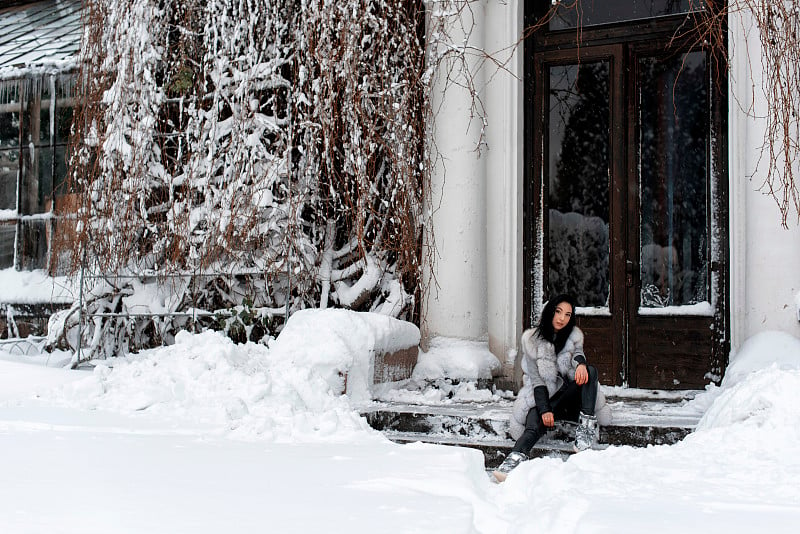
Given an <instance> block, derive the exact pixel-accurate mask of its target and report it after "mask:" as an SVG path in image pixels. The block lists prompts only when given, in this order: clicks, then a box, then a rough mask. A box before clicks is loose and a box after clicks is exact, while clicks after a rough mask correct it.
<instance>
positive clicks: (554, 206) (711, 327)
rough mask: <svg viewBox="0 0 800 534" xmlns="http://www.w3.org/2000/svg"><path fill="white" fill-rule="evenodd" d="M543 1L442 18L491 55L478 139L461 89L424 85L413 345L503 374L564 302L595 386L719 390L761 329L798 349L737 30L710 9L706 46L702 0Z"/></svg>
mask: <svg viewBox="0 0 800 534" xmlns="http://www.w3.org/2000/svg"><path fill="white" fill-rule="evenodd" d="M564 4H565V5H566V4H567V3H564ZM570 4H572V3H570ZM701 4H702V5H703V6H705V7H702V8H700V7H698V6H699V5H701ZM553 5H554V4H553V3H552V2H550V0H541V1H522V0H510V1H508V2H492V1H484V2H470V6H471V9H469V10H465V11H464V12H463V13H462V14H461V16H460V19H459V20H458V21H456V22H454V23H453V28H454V31H453V32H452V33H451V36H452V39H453V42H454V43H460V42H468V43H469V45H471V47H472V48H473V49H475V50H483V51H485V52H486V53H487V54H489V55H490V56H492V60H491V61H486V60H485V58H480V57H478V56H476V57H475V69H474V70H473V72H474V73H476V74H474V75H473V80H472V81H473V82H474V83H476V84H477V85H478V86H480V87H481V89H482V90H481V92H480V94H479V97H480V99H481V104H482V109H484V110H485V115H484V116H483V117H481V118H485V120H486V126H485V129H483V128H482V126H483V125H482V124H481V122H480V120H476V119H473V120H470V118H469V117H470V116H471V114H470V111H471V109H472V108H471V106H472V104H473V103H474V93H472V92H470V91H468V90H466V89H463V87H464V86H466V85H468V84H461V88H460V87H459V86H455V85H447V83H446V82H445V81H441V82H440V86H439V88H438V92H436V91H435V95H437V96H436V98H439V99H441V108H440V109H441V111H440V113H439V115H438V117H437V121H436V128H435V132H434V134H433V136H434V137H433V142H434V143H435V145H436V147H437V148H438V150H439V151H440V154H441V163H440V165H439V166H438V167H437V172H436V176H435V180H434V184H433V194H434V198H433V201H432V206H433V207H434V209H433V213H434V227H435V229H436V231H435V233H436V248H437V262H436V264H435V266H434V271H433V272H432V273H431V275H432V276H431V278H435V280H436V282H437V283H436V285H433V286H432V287H431V288H430V289H429V292H428V294H427V300H426V303H425V306H426V307H425V310H426V314H425V322H424V324H423V331H424V333H425V335H427V336H429V337H430V336H434V335H445V336H454V337H463V338H472V339H488V342H489V347H490V350H491V351H492V352H493V353H494V354H495V355H496V356H497V357H498V358H499V359H500V360H501V362H503V364H504V374H505V375H506V377H514V376H515V375H518V372H515V370H514V365H515V361H516V355H517V349H518V341H519V338H520V334H521V332H522V330H523V329H525V328H527V327H530V326H531V325H532V324H535V322H536V320H537V318H538V313H539V312H540V310H541V308H542V306H543V303H544V302H545V301H546V299H547V298H548V297H550V296H552V295H555V294H558V293H561V292H571V293H574V294H575V296H576V297H577V299H578V302H579V304H580V308H579V310H578V315H579V322H578V324H579V325H580V326H581V327H582V328H583V329H584V331H585V332H586V335H587V352H588V354H589V357H590V359H591V360H592V361H593V363H595V364H596V365H597V366H598V368H599V369H600V372H601V381H602V382H603V383H605V384H609V385H626V386H630V387H639V388H660V389H690V388H702V387H703V386H704V385H705V384H707V383H708V382H709V381H717V380H719V379H720V378H721V377H722V374H723V373H724V369H725V366H726V365H727V363H728V361H729V357H730V355H731V354H732V353H735V351H736V350H737V349H738V348H739V347H740V346H741V345H742V343H743V342H744V340H746V339H747V338H748V337H750V336H752V335H754V334H756V333H758V332H760V331H764V330H780V331H785V332H788V333H790V334H792V335H795V336H800V315H799V313H800V312H798V292H800V276H798V273H800V227H798V224H797V215H796V214H794V217H792V216H791V215H790V217H789V220H788V224H787V226H788V228H786V227H784V226H783V225H782V214H781V212H780V210H779V209H778V204H777V202H776V200H775V198H774V197H772V196H771V195H769V194H767V193H766V192H765V191H764V190H763V188H762V187H761V185H762V183H763V182H764V180H765V179H766V173H767V169H768V165H769V164H768V163H766V162H765V161H764V155H763V152H762V150H761V148H762V145H763V143H764V128H765V121H764V119H763V118H761V119H760V118H758V117H764V116H765V111H766V107H767V105H768V101H767V98H766V96H765V95H764V93H763V86H762V79H761V78H762V71H761V65H762V62H761V61H759V60H757V59H753V58H758V57H759V56H760V54H761V49H760V41H759V37H758V33H757V31H758V30H757V27H756V25H755V23H754V20H753V19H752V18H750V17H749V15H748V13H747V12H746V11H736V12H734V11H731V12H730V13H727V14H725V16H724V18H723V19H722V20H724V21H725V23H723V24H720V25H717V26H715V29H716V30H718V33H716V35H715V37H714V39H716V42H714V41H712V37H711V36H710V34H708V33H703V32H704V31H706V30H707V29H708V26H707V25H704V24H706V22H705V21H707V18H706V17H710V16H712V15H714V14H719V13H720V11H719V9H722V8H719V7H716V8H715V7H713V6H714V5H715V4H714V3H698V2H691V1H685V2H667V1H660V0H651V1H648V2H603V3H595V2H580V1H579V2H577V5H578V7H579V8H580V10H579V11H576V10H575V9H574V6H573V8H572V9H570V8H568V7H562V6H560V5H556V6H555V7H554V8H553V9H554V10H551V7H552V6H553ZM709 6H710V7H709ZM715 9H716V10H717V11H715ZM578 12H579V13H580V16H578V15H577V13H578ZM551 15H552V16H551ZM579 17H580V18H579ZM464 28H468V30H466V31H465V30H464ZM459 32H460V33H459ZM720 57H722V58H725V57H727V58H728V59H729V62H728V64H727V65H728V67H727V70H726V68H725V62H724V61H720ZM476 147H480V150H476Z"/></svg>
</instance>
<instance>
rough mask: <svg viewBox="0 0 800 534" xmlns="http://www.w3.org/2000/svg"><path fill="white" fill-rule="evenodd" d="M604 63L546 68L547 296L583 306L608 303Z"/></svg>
mask: <svg viewBox="0 0 800 534" xmlns="http://www.w3.org/2000/svg"><path fill="white" fill-rule="evenodd" d="M609 75H610V65H609V62H608V61H596V62H588V63H581V64H579V65H575V64H573V65H557V66H550V67H549V68H548V79H549V93H548V94H549V100H548V101H546V103H547V105H548V107H547V109H546V110H545V120H546V126H545V129H546V132H547V135H548V137H547V142H546V147H545V172H546V173H547V181H546V185H547V191H546V193H545V194H546V196H545V198H546V199H547V210H546V225H547V237H548V240H547V250H548V253H547V289H548V294H549V295H557V294H559V293H571V294H573V295H576V296H577V297H578V299H579V303H580V305H581V306H586V307H607V306H608V297H609V287H610V285H609V233H608V230H609V226H608V223H609V185H608V181H609Z"/></svg>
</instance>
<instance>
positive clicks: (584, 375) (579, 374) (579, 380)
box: [575, 364, 589, 386]
mask: <svg viewBox="0 0 800 534" xmlns="http://www.w3.org/2000/svg"><path fill="white" fill-rule="evenodd" d="M588 381H589V371H588V370H587V369H586V365H585V364H580V365H578V367H577V369H575V383H576V384H578V385H579V386H582V385H584V384H585V383H586V382H588Z"/></svg>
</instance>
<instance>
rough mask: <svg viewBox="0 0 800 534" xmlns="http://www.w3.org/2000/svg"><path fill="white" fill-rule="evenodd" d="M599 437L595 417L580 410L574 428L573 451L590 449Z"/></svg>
mask: <svg viewBox="0 0 800 534" xmlns="http://www.w3.org/2000/svg"><path fill="white" fill-rule="evenodd" d="M599 437H600V427H599V426H598V424H597V417H595V416H594V415H586V414H585V413H583V412H581V417H580V420H579V421H578V428H577V429H575V445H574V447H573V448H574V449H575V452H581V451H585V450H586V449H591V448H592V447H594V446H595V445H596V444H597V439H598V438H599Z"/></svg>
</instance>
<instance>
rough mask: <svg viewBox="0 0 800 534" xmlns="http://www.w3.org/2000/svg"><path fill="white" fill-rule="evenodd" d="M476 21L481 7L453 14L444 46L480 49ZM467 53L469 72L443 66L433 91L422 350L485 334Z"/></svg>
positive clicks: (480, 173) (478, 126)
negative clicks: (443, 340)
mask: <svg viewBox="0 0 800 534" xmlns="http://www.w3.org/2000/svg"><path fill="white" fill-rule="evenodd" d="M428 7H429V9H433V10H437V9H443V10H444V9H447V2H431V3H430V4H429V6H428ZM439 14H440V13H433V14H429V16H438V15H439ZM483 18H484V2H483V1H474V2H470V3H469V9H463V10H462V11H461V12H460V16H459V15H455V16H453V15H450V16H449V19H448V20H449V30H448V33H449V37H450V45H452V47H454V48H461V47H464V45H467V47H470V48H474V49H475V50H481V49H482V48H483ZM466 54H467V57H468V68H469V73H465V72H463V71H462V70H461V69H460V64H459V63H458V61H459V60H458V59H457V58H454V59H453V60H452V61H451V60H445V61H444V62H443V63H442V64H441V65H440V68H439V69H438V72H437V75H436V78H435V80H434V83H433V88H432V91H433V94H432V101H433V102H432V104H433V109H434V112H435V114H436V116H435V119H434V128H433V131H432V133H431V142H432V143H434V148H435V151H436V153H437V154H438V159H437V160H436V161H435V162H434V163H435V165H434V169H433V177H432V183H431V192H430V199H431V205H430V206H428V210H429V211H430V213H431V219H430V221H431V223H432V225H433V238H434V239H435V256H434V264H433V269H432V271H431V270H428V271H426V273H425V275H424V283H425V286H426V287H425V294H424V295H423V302H422V314H423V317H422V319H423V322H422V334H423V338H424V339H423V345H424V343H425V341H426V340H427V339H429V338H430V337H432V336H436V335H441V336H448V337H460V338H468V339H481V338H485V336H486V333H487V325H486V292H487V288H486V209H485V194H486V185H485V183H486V172H485V158H484V157H483V156H482V152H479V151H478V145H479V142H480V139H481V130H482V126H483V124H482V120H481V117H479V116H474V113H473V111H474V110H473V104H474V103H475V102H474V100H473V95H472V94H471V93H470V92H469V91H468V90H467V89H465V88H464V87H463V85H472V86H474V87H476V88H478V89H479V90H480V89H481V88H482V87H483V85H484V78H483V71H482V70H481V69H480V68H479V64H480V63H479V62H480V59H481V57H480V55H479V54H476V53H474V52H469V51H467V52H466ZM451 57H452V55H451ZM468 77H471V81H469V80H467V78H468ZM448 78H449V79H448ZM426 234H427V235H426V243H425V244H424V247H425V248H424V250H423V253H424V254H428V253H430V252H431V242H430V238H431V235H430V233H426Z"/></svg>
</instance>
